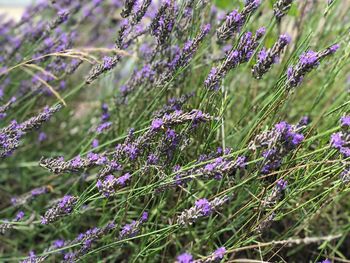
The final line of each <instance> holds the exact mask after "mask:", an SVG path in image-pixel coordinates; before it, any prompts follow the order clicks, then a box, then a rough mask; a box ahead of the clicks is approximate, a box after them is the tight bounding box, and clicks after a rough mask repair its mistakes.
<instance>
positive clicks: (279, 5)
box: [273, 0, 294, 21]
mask: <svg viewBox="0 0 350 263" xmlns="http://www.w3.org/2000/svg"><path fill="white" fill-rule="evenodd" d="M293 1H294V0H277V1H276V2H275V4H274V5H273V12H274V15H275V17H276V20H277V21H281V18H282V17H284V16H285V15H286V14H287V13H288V11H289V9H290V7H291V6H292V3H293Z"/></svg>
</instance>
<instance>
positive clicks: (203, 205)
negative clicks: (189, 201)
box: [195, 198, 212, 216]
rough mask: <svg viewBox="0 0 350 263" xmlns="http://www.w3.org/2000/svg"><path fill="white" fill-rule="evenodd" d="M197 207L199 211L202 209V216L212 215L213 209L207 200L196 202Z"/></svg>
mask: <svg viewBox="0 0 350 263" xmlns="http://www.w3.org/2000/svg"><path fill="white" fill-rule="evenodd" d="M195 205H196V207H197V208H198V209H200V210H201V211H202V214H203V215H204V216H208V215H210V213H211V211H212V208H211V205H210V203H209V201H208V200H207V199H205V198H203V199H199V200H197V201H196V202H195Z"/></svg>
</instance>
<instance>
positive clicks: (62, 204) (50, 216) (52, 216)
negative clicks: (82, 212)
mask: <svg viewBox="0 0 350 263" xmlns="http://www.w3.org/2000/svg"><path fill="white" fill-rule="evenodd" d="M77 201H78V198H77V197H75V196H70V195H66V196H64V197H63V198H62V199H61V200H59V201H58V202H57V203H56V204H55V205H54V206H53V207H52V208H50V209H49V210H47V211H46V213H45V215H44V216H43V217H42V219H41V223H42V224H43V225H46V224H49V223H52V222H55V221H57V220H58V219H59V218H61V217H64V216H67V215H69V214H70V213H71V212H72V211H73V209H74V207H75V205H76V203H77Z"/></svg>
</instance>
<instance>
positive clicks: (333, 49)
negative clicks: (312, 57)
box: [329, 44, 340, 53]
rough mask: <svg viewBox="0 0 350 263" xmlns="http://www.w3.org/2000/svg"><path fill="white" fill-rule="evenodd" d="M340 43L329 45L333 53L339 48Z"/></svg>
mask: <svg viewBox="0 0 350 263" xmlns="http://www.w3.org/2000/svg"><path fill="white" fill-rule="evenodd" d="M339 47H340V45H339V44H334V45H332V46H330V47H329V50H330V52H331V53H335V52H336V51H337V50H338V49H339Z"/></svg>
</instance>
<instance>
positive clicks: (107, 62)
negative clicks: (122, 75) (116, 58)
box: [103, 56, 114, 70]
mask: <svg viewBox="0 0 350 263" xmlns="http://www.w3.org/2000/svg"><path fill="white" fill-rule="evenodd" d="M113 66H114V64H113V58H112V57H107V56H106V57H104V58H103V68H104V69H106V70H110V69H112V68H113Z"/></svg>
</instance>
